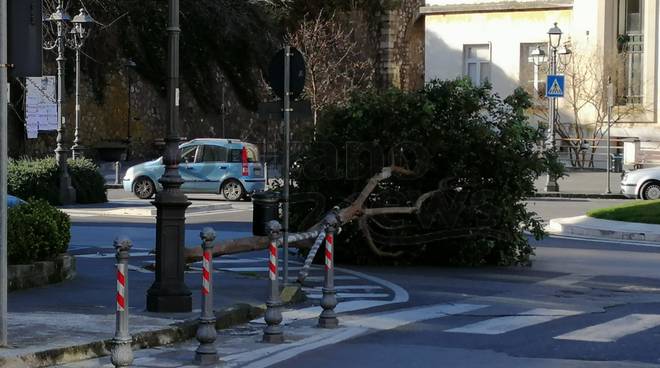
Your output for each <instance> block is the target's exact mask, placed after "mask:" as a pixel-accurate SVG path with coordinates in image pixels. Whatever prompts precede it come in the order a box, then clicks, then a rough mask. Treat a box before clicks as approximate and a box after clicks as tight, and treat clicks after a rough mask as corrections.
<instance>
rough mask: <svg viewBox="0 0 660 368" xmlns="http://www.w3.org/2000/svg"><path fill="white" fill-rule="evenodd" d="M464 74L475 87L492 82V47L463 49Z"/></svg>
mask: <svg viewBox="0 0 660 368" xmlns="http://www.w3.org/2000/svg"><path fill="white" fill-rule="evenodd" d="M463 55H464V62H463V65H464V73H465V75H466V76H468V78H470V80H471V81H472V84H474V85H475V86H480V85H482V84H483V83H484V82H486V81H488V80H490V46H489V45H470V46H464V47H463Z"/></svg>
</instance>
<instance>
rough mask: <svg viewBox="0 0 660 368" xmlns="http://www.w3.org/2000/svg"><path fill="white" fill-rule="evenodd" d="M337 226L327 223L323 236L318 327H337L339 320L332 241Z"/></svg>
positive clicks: (333, 240)
mask: <svg viewBox="0 0 660 368" xmlns="http://www.w3.org/2000/svg"><path fill="white" fill-rule="evenodd" d="M336 231H337V227H336V225H335V224H330V225H328V228H327V230H326V233H327V234H326V236H325V282H324V284H323V297H322V298H321V307H322V308H323V311H322V312H321V315H320V316H319V327H321V328H337V327H338V326H339V320H338V319H337V313H335V307H336V306H337V292H336V290H335V280H334V277H335V262H334V242H335V233H336Z"/></svg>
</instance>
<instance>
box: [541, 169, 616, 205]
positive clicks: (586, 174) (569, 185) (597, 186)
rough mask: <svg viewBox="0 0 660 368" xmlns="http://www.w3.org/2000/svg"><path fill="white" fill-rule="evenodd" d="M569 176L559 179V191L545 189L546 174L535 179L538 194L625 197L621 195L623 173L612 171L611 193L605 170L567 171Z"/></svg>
mask: <svg viewBox="0 0 660 368" xmlns="http://www.w3.org/2000/svg"><path fill="white" fill-rule="evenodd" d="M566 174H567V176H565V177H564V178H561V179H559V180H557V183H558V184H559V193H547V192H546V191H545V185H546V181H547V179H546V176H545V175H543V176H541V177H539V178H538V179H536V180H535V181H534V187H535V188H536V191H537V193H538V196H542V197H574V198H605V199H606V198H623V196H622V195H620V192H621V188H620V183H621V173H610V190H611V192H612V194H611V195H608V194H604V193H605V192H606V191H607V173H606V172H604V171H567V173H566Z"/></svg>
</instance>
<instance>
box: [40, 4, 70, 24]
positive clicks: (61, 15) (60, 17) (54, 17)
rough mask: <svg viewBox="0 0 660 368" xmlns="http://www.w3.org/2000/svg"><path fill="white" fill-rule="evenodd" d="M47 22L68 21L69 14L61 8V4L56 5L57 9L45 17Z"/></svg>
mask: <svg viewBox="0 0 660 368" xmlns="http://www.w3.org/2000/svg"><path fill="white" fill-rule="evenodd" d="M46 21H48V22H64V23H68V22H70V21H71V16H70V15H69V13H67V12H66V10H64V9H63V8H62V5H59V6H58V7H57V10H55V12H54V13H53V14H51V15H50V17H48V18H46Z"/></svg>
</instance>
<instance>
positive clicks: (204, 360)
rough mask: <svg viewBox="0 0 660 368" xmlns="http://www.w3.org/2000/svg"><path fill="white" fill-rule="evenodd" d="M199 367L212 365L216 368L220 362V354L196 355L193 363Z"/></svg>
mask: <svg viewBox="0 0 660 368" xmlns="http://www.w3.org/2000/svg"><path fill="white" fill-rule="evenodd" d="M193 362H194V363H195V364H197V365H201V366H205V365H211V366H214V367H215V366H216V365H217V364H218V363H219V362H220V360H219V358H218V354H206V353H199V352H197V353H195V360H194V361H193Z"/></svg>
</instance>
